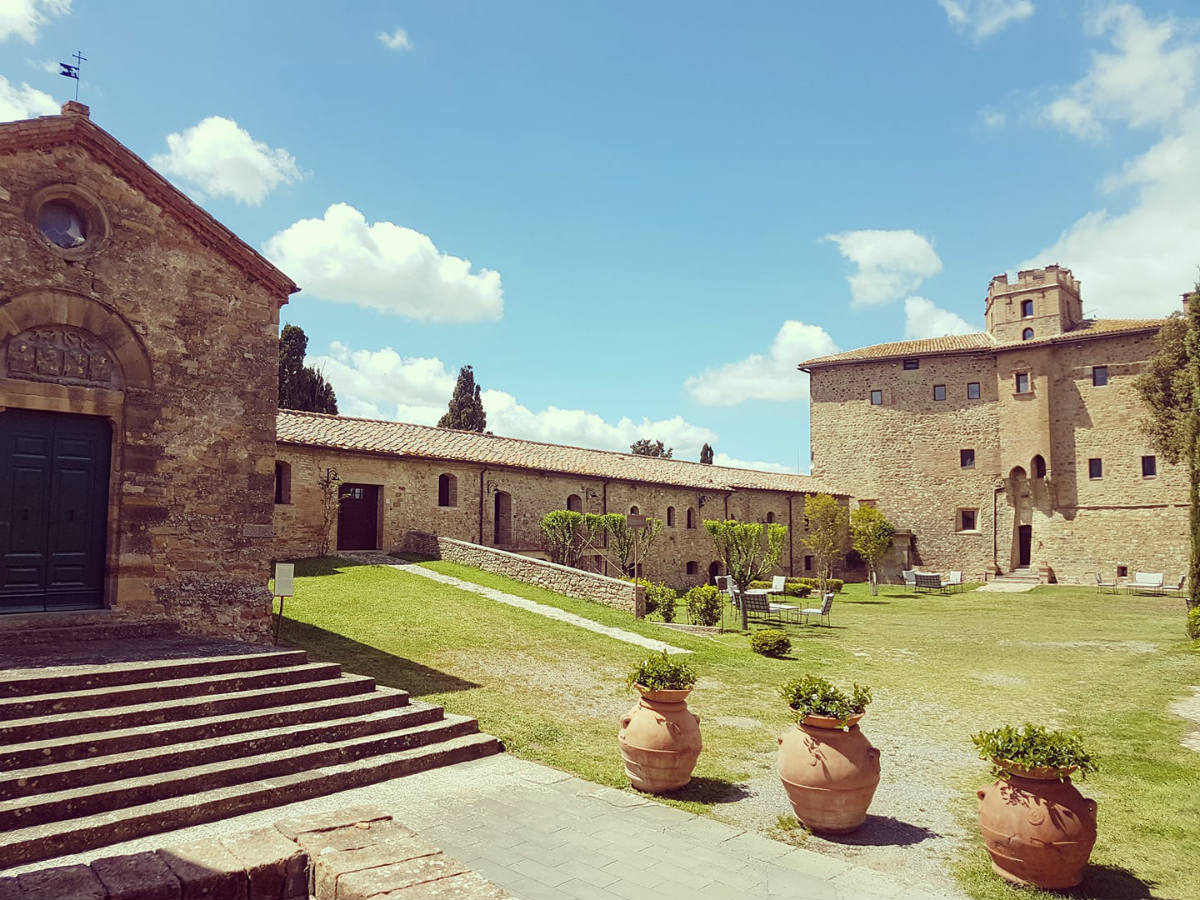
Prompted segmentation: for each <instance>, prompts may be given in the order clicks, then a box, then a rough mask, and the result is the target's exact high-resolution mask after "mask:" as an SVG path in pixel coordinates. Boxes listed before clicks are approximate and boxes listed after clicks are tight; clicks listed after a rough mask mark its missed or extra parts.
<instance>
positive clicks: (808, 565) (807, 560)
mask: <svg viewBox="0 0 1200 900" xmlns="http://www.w3.org/2000/svg"><path fill="white" fill-rule="evenodd" d="M812 566H813V558H812V557H811V556H806V557H804V571H805V572H811V571H812Z"/></svg>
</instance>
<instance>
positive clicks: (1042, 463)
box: [1033, 453, 1046, 478]
mask: <svg viewBox="0 0 1200 900" xmlns="http://www.w3.org/2000/svg"><path fill="white" fill-rule="evenodd" d="M1033 477H1034V478H1045V477H1046V460H1045V459H1043V458H1042V454H1040V453H1039V454H1038V455H1037V456H1035V457H1034V458H1033Z"/></svg>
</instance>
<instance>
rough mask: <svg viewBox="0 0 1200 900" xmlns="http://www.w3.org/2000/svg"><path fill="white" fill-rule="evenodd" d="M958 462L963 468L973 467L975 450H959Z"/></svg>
mask: <svg viewBox="0 0 1200 900" xmlns="http://www.w3.org/2000/svg"><path fill="white" fill-rule="evenodd" d="M958 464H959V465H960V466H961V467H962V468H964V469H973V468H975V451H974V450H959V451H958Z"/></svg>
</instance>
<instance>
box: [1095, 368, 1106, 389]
mask: <svg viewBox="0 0 1200 900" xmlns="http://www.w3.org/2000/svg"><path fill="white" fill-rule="evenodd" d="M1092 384H1093V385H1094V386H1095V387H1104V386H1105V385H1106V384H1108V366H1092Z"/></svg>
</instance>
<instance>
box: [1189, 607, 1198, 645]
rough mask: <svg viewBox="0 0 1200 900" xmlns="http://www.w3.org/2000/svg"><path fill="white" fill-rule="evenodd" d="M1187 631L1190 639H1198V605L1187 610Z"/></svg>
mask: <svg viewBox="0 0 1200 900" xmlns="http://www.w3.org/2000/svg"><path fill="white" fill-rule="evenodd" d="M1187 632H1188V637H1190V638H1191V639H1192V640H1194V641H1195V640H1200V606H1193V607H1192V608H1191V609H1189V610H1188V616H1187Z"/></svg>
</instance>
